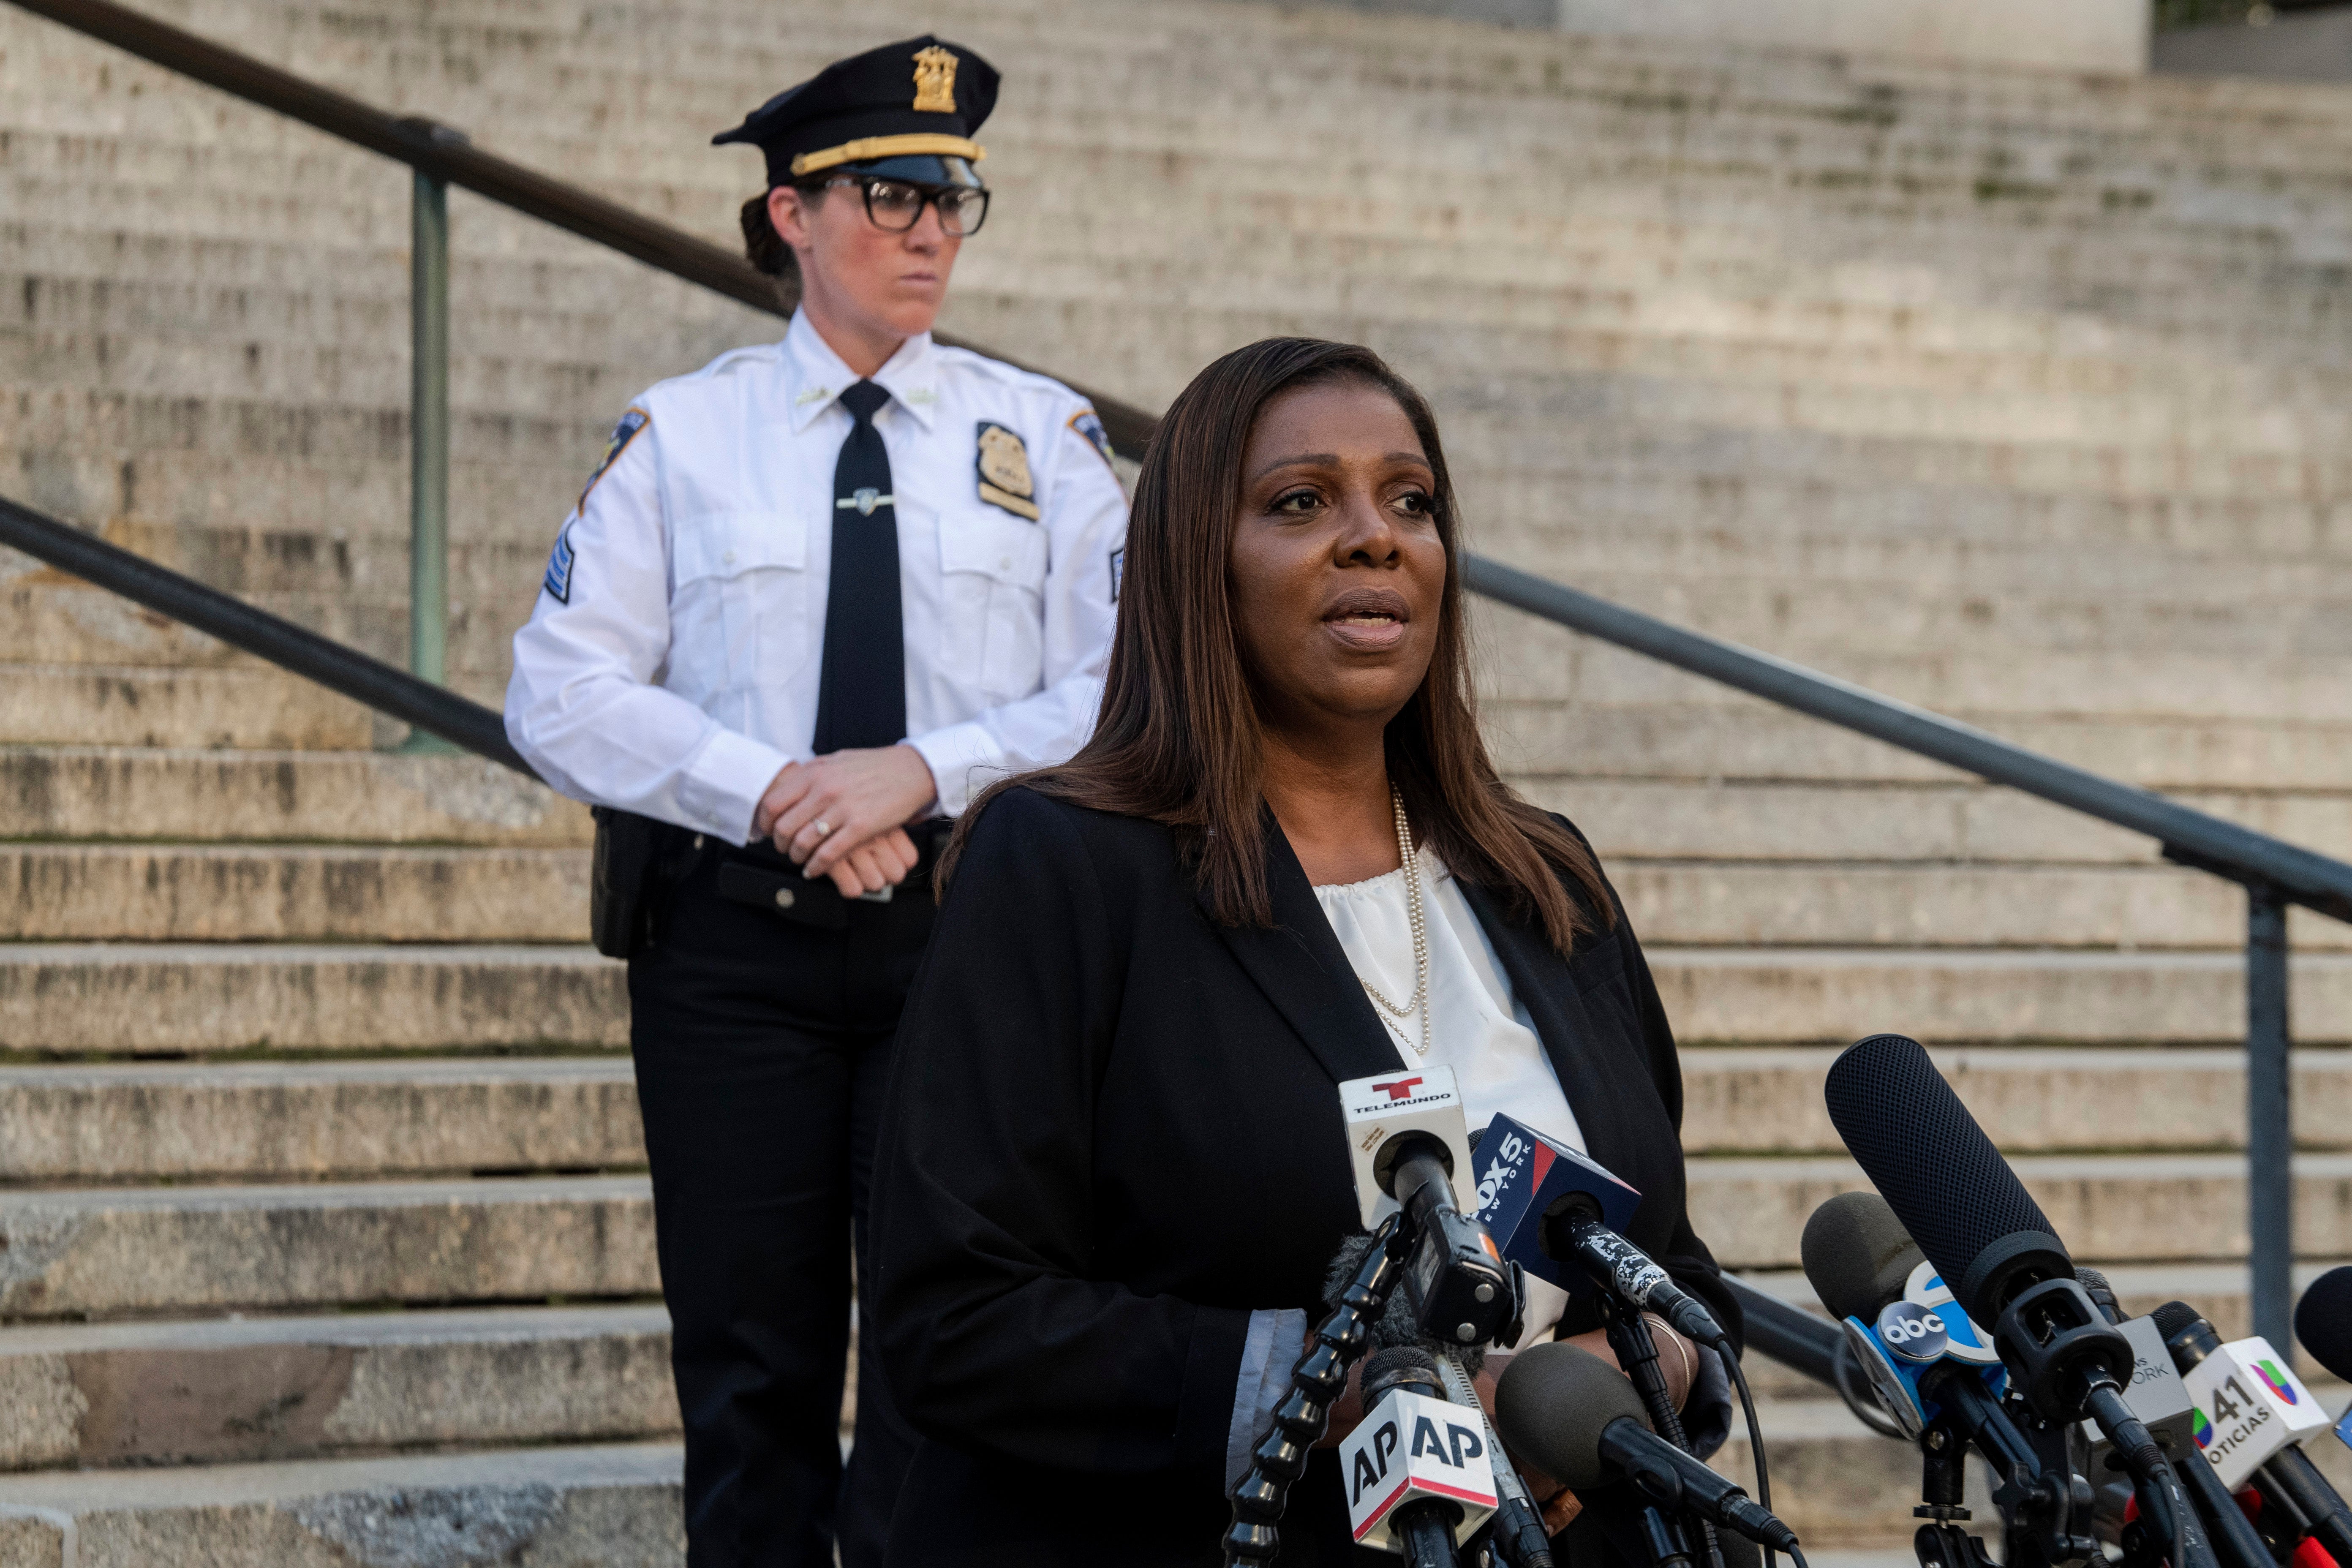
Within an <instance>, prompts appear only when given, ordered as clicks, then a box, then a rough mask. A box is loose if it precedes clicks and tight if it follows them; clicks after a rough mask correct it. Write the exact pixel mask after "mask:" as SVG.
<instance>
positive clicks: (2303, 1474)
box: [2150, 1301, 2352, 1563]
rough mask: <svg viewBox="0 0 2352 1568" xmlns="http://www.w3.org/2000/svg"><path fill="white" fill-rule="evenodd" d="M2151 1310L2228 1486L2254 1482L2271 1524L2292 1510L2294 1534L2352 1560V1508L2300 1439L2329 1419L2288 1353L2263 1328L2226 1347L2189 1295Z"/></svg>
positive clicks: (2202, 1441) (2202, 1447)
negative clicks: (2277, 1349)
mask: <svg viewBox="0 0 2352 1568" xmlns="http://www.w3.org/2000/svg"><path fill="white" fill-rule="evenodd" d="M2150 1316H2151V1317H2153V1318H2154V1319H2155V1321H2156V1326H2157V1328H2158V1331H2161V1332H2162V1333H2163V1335H2164V1342H2165V1344H2166V1345H2167V1346H2168V1348H2169V1349H2170V1351H2171V1352H2172V1360H2173V1364H2174V1365H2176V1366H2177V1367H2179V1369H2180V1377H2181V1381H2182V1382H2183V1383H2184V1384H2187V1385H2188V1388H2189V1398H2190V1400H2192V1401H2193V1402H2194V1404H2195V1405H2196V1416H2195V1423H2194V1424H2195V1426H2196V1435H2197V1448H2198V1451H2199V1452H2200V1454H2201V1455H2202V1456H2203V1457H2204V1458H2205V1460H2206V1462H2207V1463H2208V1464H2210V1466H2211V1467H2212V1468H2213V1472H2214V1474H2215V1475H2217V1476H2219V1477H2220V1478H2221V1484H2222V1486H2223V1487H2225V1488H2226V1489H2229V1490H2231V1491H2236V1490H2238V1489H2240V1488H2242V1487H2243V1486H2245V1485H2247V1484H2248V1483H2249V1482H2251V1483H2252V1485H2253V1487H2254V1489H2255V1490H2257V1491H2259V1492H2260V1493H2262V1498H2263V1513H2262V1518H2263V1522H2264V1523H2265V1525H2266V1526H2270V1525H2273V1524H2274V1521H2277V1520H2278V1519H2280V1518H2282V1517H2284V1518H2285V1519H2287V1520H2289V1521H2292V1522H2293V1524H2294V1531H2293V1533H2294V1535H2296V1536H2305V1535H2308V1536H2310V1537H2312V1538H2313V1539H2314V1540H2316V1541H2317V1542H2319V1543H2320V1545H2322V1546H2324V1547H2326V1549H2327V1552H2328V1554H2329V1555H2331V1556H2333V1557H2334V1558H2335V1559H2336V1562H2338V1563H2352V1512H2347V1510H2346V1509H2345V1506H2344V1500H2343V1499H2342V1498H2341V1497H2338V1496H2337V1495H2336V1489H2335V1488H2334V1487H2332V1486H2330V1485H2328V1484H2327V1478H2326V1476H2323V1475H2321V1474H2320V1473H2319V1468H2318V1467H2317V1466H2315V1465H2314V1464H2313V1463H2312V1462H2311V1460H2310V1459H2309V1458H2305V1455H2304V1452H2303V1450H2302V1448H2301V1447H2298V1446H2297V1445H2299V1444H2300V1443H2301V1442H2302V1441H2303V1439H2304V1438H2305V1437H2306V1436H2310V1435H2311V1434H2312V1433H2314V1432H2317V1431H2319V1430H2321V1429H2323V1428H2324V1427H2326V1425H2327V1413H2326V1411H2324V1410H2322V1409H2321V1408H2320V1406H2319V1401H2318V1399H2317V1398H2315V1396H2314V1395H2313V1394H2312V1392H2311V1390H2310V1389H2308V1388H2306V1387H2305V1386H2304V1384H2303V1380H2302V1379H2301V1378H2298V1377H2296V1376H2295V1375H2294V1371H2293V1370H2292V1369H2291V1368H2290V1367H2288V1365H2287V1364H2286V1358H2285V1357H2284V1356H2282V1355H2280V1354H2279V1353H2278V1352H2275V1351H2273V1349H2272V1348H2271V1343H2270V1342H2269V1341H2268V1340H2265V1339H2263V1338H2262V1337H2261V1336H2259V1335H2257V1336H2255V1337H2253V1338H2252V1339H2243V1340H2233V1341H2231V1342H2229V1343H2228V1344H2223V1343H2222V1342H2221V1335H2220V1334H2218V1333H2215V1332H2214V1331H2213V1325H2212V1324H2210V1323H2209V1322H2207V1321H2205V1320H2204V1319H2203V1318H2201V1317H2200V1316H2198V1313H2197V1309H2195V1308H2194V1307H2191V1306H2189V1304H2188V1303H2187V1302H2185V1301H2167V1302H2166V1303H2165V1304H2164V1305H2163V1306H2161V1307H2158V1309H2157V1310H2155V1311H2154V1312H2153V1313H2151V1314H2150ZM2273 1510H2276V1511H2273Z"/></svg>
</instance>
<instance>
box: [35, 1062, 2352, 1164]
mask: <svg viewBox="0 0 2352 1568" xmlns="http://www.w3.org/2000/svg"><path fill="white" fill-rule="evenodd" d="M1837 1054H1838V1047H1830V1046H1823V1047H1769V1046H1767V1047H1752V1046H1751V1047H1736V1046H1735V1047H1706V1048H1699V1049H1685V1050H1684V1051H1683V1053H1682V1070H1683V1147H1684V1148H1685V1150H1686V1151H1688V1152H1690V1153H1692V1154H1694V1155H1699V1154H1813V1153H1842V1152H1843V1151H1844V1148H1845V1143H1844V1141H1843V1139H1841V1138H1840V1137H1839V1136H1838V1133H1837V1129H1836V1128H1834V1127H1832V1125H1831V1124H1830V1119H1829V1112H1828V1111H1827V1110H1825V1109H1824V1107H1823V1105H1822V1081H1823V1079H1824V1078H1825V1076H1826V1075H1827V1073H1828V1071H1829V1066H1830V1063H1831V1062H1832V1061H1833V1060H1835V1059H1836V1058H1837ZM1931 1055H1933V1057H1934V1058H1935V1060H1936V1065H1937V1068H1940V1069H1941V1070H1942V1072H1943V1074H1944V1076H1945V1077H1946V1078H1947V1079H1949V1080H1950V1081H1951V1084H1952V1087H1953V1088H1954V1089H1957V1090H1958V1092H1959V1096H1960V1099H1961V1100H1963V1101H1965V1102H1966V1103H1967V1105H1968V1107H1969V1110H1970V1111H1971V1112H1973V1113H1974V1114H1975V1116H1976V1119H1977V1121H1979V1123H1980V1124H1982V1126H1983V1127H1984V1129H1985V1131H1986V1132H1987V1133H1988V1134H1990V1137H1991V1138H1992V1141H1993V1142H1995V1143H1998V1144H1999V1145H2000V1147H2001V1148H2002V1149H2003V1150H2004V1151H2007V1152H2011V1153H2059V1152H2084V1153H2090V1152H2105V1151H2112V1150H2116V1149H2129V1150H2132V1151H2134V1152H2184V1153H2185V1152H2208V1151H2212V1150H2228V1149H2242V1148H2244V1147H2245V1137H2246V1133H2245V1104H2246V1075H2245V1053H2244V1052H2243V1051H2242V1050H2200V1049H2197V1048H2195V1047H2176V1048H2173V1049H2169V1050H2148V1049H2141V1048H2135V1047H2127V1046H2107V1047H2091V1048H2078V1049H2048V1048H2042V1047H2030V1046H2029V1047H1982V1048H1964V1047H1946V1048H1941V1049H1937V1050H1936V1051H1934V1052H1932V1053H1931ZM0 1081H5V1080H0ZM2294 1125H2295V1136H2296V1140H2297V1143H2298V1146H2299V1147H2301V1148H2303V1149H2305V1150H2308V1151H2311V1152H2352V1051H2344V1050H2333V1049H2328V1050H2323V1049H2304V1050H2300V1051H2297V1052H2296V1053H2295V1060H2294Z"/></svg>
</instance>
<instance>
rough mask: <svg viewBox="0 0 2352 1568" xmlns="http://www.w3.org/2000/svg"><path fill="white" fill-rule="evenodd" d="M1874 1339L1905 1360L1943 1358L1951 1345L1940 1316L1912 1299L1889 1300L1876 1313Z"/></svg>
mask: <svg viewBox="0 0 2352 1568" xmlns="http://www.w3.org/2000/svg"><path fill="white" fill-rule="evenodd" d="M1878 1342H1879V1343H1881V1344H1883V1345H1885V1347H1886V1348H1887V1350H1888V1352H1890V1353H1892V1354H1895V1355H1898V1356H1901V1357H1902V1358H1903V1359H1904V1360H1905V1361H1911V1362H1932V1361H1940V1360H1942V1359H1943V1356H1944V1352H1945V1351H1946V1350H1948V1348H1949V1347H1950V1345H1951V1336H1950V1334H1949V1333H1948V1331H1946V1329H1945V1327H1944V1320H1943V1319H1942V1317H1940V1316H1939V1315H1937V1313H1936V1312H1934V1311H1931V1310H1928V1309H1927V1308H1926V1307H1922V1306H1921V1305H1919V1304H1918V1303H1917V1302H1916V1301H1890V1302H1888V1303H1887V1305H1886V1308H1885V1310H1884V1311H1882V1312H1880V1313H1879V1314H1878Z"/></svg>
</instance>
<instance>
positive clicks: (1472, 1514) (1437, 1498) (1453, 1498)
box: [1339, 1345, 1496, 1568]
mask: <svg viewBox="0 0 2352 1568" xmlns="http://www.w3.org/2000/svg"><path fill="white" fill-rule="evenodd" d="M1363 1390H1364V1403H1365V1405H1367V1406H1368V1407H1369V1411H1370V1413H1369V1414H1368V1415H1365V1417H1364V1418H1363V1420H1362V1421H1361V1422H1360V1423H1359V1424H1358V1425H1357V1426H1356V1429H1355V1430H1354V1431H1352V1432H1350V1433H1349V1434H1348V1436H1347V1437H1346V1438H1345V1440H1343V1441H1342V1442H1341V1443H1340V1445H1339V1473H1340V1474H1341V1475H1342V1476H1344V1477H1346V1478H1347V1483H1348V1523H1349V1529H1350V1530H1351V1531H1353V1532H1354V1535H1355V1538H1356V1542H1357V1544H1358V1545H1360V1546H1372V1547H1378V1548H1379V1549H1381V1551H1383V1552H1395V1553H1397V1554H1398V1555H1400V1556H1402V1557H1403V1558H1405V1559H1406V1560H1407V1561H1408V1562H1410V1563H1412V1565H1413V1568H1454V1547H1455V1545H1456V1544H1457V1543H1458V1542H1461V1541H1462V1540H1464V1539H1465V1538H1466V1537H1468V1536H1469V1535H1471V1534H1472V1533H1474V1532H1475V1531H1476V1530H1477V1529H1478V1528H1479V1526H1481V1525H1482V1524H1484V1523H1485V1522H1486V1516H1487V1515H1488V1514H1490V1513H1492V1512H1494V1511H1495V1503H1496V1492H1495V1469H1494V1460H1493V1457H1492V1456H1491V1455H1489V1454H1488V1453H1487V1451H1486V1447H1487V1446H1486V1437H1485V1436H1484V1434H1485V1432H1486V1423H1485V1422H1484V1421H1483V1420H1481V1419H1479V1418H1478V1416H1477V1415H1475V1413H1474V1412H1471V1411H1465V1410H1464V1409H1462V1408H1461V1407H1459V1406H1458V1405H1454V1404H1453V1403H1452V1402H1451V1401H1449V1400H1448V1399H1447V1398H1446V1397H1445V1389H1444V1384H1442V1383H1441V1382H1440V1381H1439V1377H1438V1371H1437V1363H1436V1361H1435V1359H1434V1358H1433V1357H1432V1356H1431V1355H1430V1354H1429V1352H1426V1351H1424V1350H1422V1349H1420V1348H1419V1347H1417V1346H1413V1345H1395V1346H1391V1347H1390V1348H1389V1349H1387V1350H1381V1351H1375V1352H1372V1355H1371V1357H1370V1360H1368V1361H1366V1362H1365V1363H1364V1377H1363Z"/></svg>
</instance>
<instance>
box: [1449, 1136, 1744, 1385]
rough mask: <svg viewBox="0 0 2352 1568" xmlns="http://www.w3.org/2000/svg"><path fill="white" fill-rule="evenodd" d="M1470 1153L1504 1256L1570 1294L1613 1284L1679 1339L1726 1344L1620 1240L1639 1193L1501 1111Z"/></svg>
mask: <svg viewBox="0 0 2352 1568" xmlns="http://www.w3.org/2000/svg"><path fill="white" fill-rule="evenodd" d="M1477 1150H1478V1159H1479V1161H1480V1162H1481V1164H1480V1166H1479V1168H1478V1218H1479V1219H1480V1220H1481V1221H1482V1222H1484V1224H1485V1225H1486V1228H1487V1229H1488V1230H1490V1231H1492V1232H1493V1233H1494V1236H1495V1240H1496V1245H1497V1246H1499V1247H1501V1248H1502V1249H1503V1256H1504V1257H1505V1258H1508V1259H1510V1261H1512V1262H1513V1263H1516V1264H1517V1265H1518V1266H1519V1267H1520V1268H1524V1269H1526V1270H1527V1271H1528V1273H1530V1274H1532V1275H1534V1276H1536V1278H1538V1279H1546V1280H1549V1281H1550V1282H1551V1283H1552V1284H1554V1285H1557V1286H1559V1288H1560V1289H1563V1290H1565V1291H1567V1292H1568V1293H1569V1295H1570V1296H1571V1297H1576V1296H1583V1295H1587V1294H1589V1293H1590V1292H1591V1290H1592V1289H1595V1287H1598V1288H1600V1289H1607V1290H1613V1291H1615V1292H1616V1294H1617V1295H1618V1296H1619V1297H1620V1298H1621V1299H1622V1300H1625V1301H1626V1302H1628V1303H1630V1304H1631V1305H1632V1306H1633V1308H1634V1309H1635V1310H1648V1311H1653V1312H1655V1313H1657V1314H1658V1315H1659V1316H1661V1317H1663V1318H1664V1319H1665V1320H1666V1321H1668V1322H1669V1323H1672V1324H1673V1325H1674V1326H1675V1330H1676V1331H1679V1332H1680V1333H1682V1334H1683V1335H1684V1336H1685V1338H1687V1339H1691V1340H1694V1341H1696V1342H1698V1343H1700V1344H1703V1345H1720V1346H1724V1347H1725V1348H1726V1349H1728V1348H1729V1343H1730V1342H1729V1341H1728V1339H1727V1337H1726V1336H1725V1334H1724V1331H1723V1330H1722V1328H1721V1327H1720V1326H1719V1325H1717V1322H1716V1321H1715V1315H1714V1314H1713V1313H1712V1312H1709V1311H1708V1310H1706V1306H1705V1304H1704V1303H1702V1302H1701V1301H1700V1300H1698V1298H1696V1297H1695V1296H1693V1295H1691V1294H1690V1293H1689V1292H1687V1291H1685V1289H1683V1288H1682V1287H1681V1286H1679V1285H1676V1284H1675V1282H1674V1279H1673V1278H1672V1277H1671V1276H1670V1275H1668V1274H1667V1273H1666V1271H1665V1270H1664V1268H1659V1267H1658V1265H1657V1264H1655V1263H1654V1262H1653V1261H1651V1259H1650V1258H1649V1255H1648V1254H1646V1253H1644V1252H1643V1250H1642V1249H1641V1248H1640V1247H1635V1246H1634V1245H1633V1243H1632V1242H1630V1241H1627V1240H1626V1239H1625V1237H1624V1236H1623V1234H1622V1232H1623V1231H1624V1229H1625V1227H1626V1226H1628V1225H1630V1224H1632V1223H1633V1211H1634V1210H1635V1209H1636V1208H1638V1207H1640V1206H1641V1202H1642V1194H1640V1193H1638V1192H1636V1191H1635V1190H1634V1189H1633V1188H1632V1187H1630V1186H1628V1185H1626V1184H1624V1183H1623V1182H1621V1181H1619V1180H1618V1179H1617V1178H1616V1177H1615V1176H1612V1175H1611V1174H1610V1173H1608V1172H1607V1171H1605V1170H1603V1169H1601V1167H1600V1166H1599V1165H1597V1164H1594V1163H1592V1162H1591V1160H1588V1159H1586V1158H1585V1157H1584V1156H1583V1155H1582V1154H1580V1153H1578V1152H1576V1151H1575V1150H1573V1149H1570V1148H1569V1147H1568V1146H1567V1145H1566V1144H1564V1143H1559V1142H1555V1141H1554V1140H1552V1139H1550V1138H1547V1137H1545V1136H1544V1135H1543V1134H1542V1133H1540V1132H1538V1131H1536V1130H1535V1129H1534V1128H1532V1127H1529V1126H1528V1125H1527V1124H1526V1123H1525V1122H1522V1121H1515V1120H1513V1119H1512V1118H1510V1117H1508V1116H1497V1117H1496V1118H1495V1120H1494V1121H1492V1122H1490V1123H1488V1124H1487V1127H1486V1131H1485V1132H1484V1133H1482V1134H1480V1135H1479V1137H1478V1139H1477Z"/></svg>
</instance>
